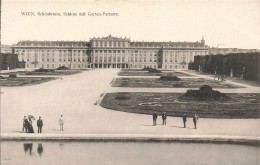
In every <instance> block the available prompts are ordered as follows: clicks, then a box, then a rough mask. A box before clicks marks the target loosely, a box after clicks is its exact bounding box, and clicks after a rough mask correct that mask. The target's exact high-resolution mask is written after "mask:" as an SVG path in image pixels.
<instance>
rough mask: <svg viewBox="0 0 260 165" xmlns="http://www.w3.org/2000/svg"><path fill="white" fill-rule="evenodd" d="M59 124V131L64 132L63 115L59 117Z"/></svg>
mask: <svg viewBox="0 0 260 165" xmlns="http://www.w3.org/2000/svg"><path fill="white" fill-rule="evenodd" d="M59 122H60V131H64V130H63V125H64V120H63V115H60V119H59Z"/></svg>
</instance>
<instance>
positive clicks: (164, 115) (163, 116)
mask: <svg viewBox="0 0 260 165" xmlns="http://www.w3.org/2000/svg"><path fill="white" fill-rule="evenodd" d="M166 118H167V115H166V112H164V113H163V115H162V121H163V123H162V124H163V125H166Z"/></svg>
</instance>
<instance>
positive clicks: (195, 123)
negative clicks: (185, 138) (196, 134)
mask: <svg viewBox="0 0 260 165" xmlns="http://www.w3.org/2000/svg"><path fill="white" fill-rule="evenodd" d="M198 120H199V117H198V116H197V114H196V113H195V114H194V116H193V123H194V129H197V122H198Z"/></svg>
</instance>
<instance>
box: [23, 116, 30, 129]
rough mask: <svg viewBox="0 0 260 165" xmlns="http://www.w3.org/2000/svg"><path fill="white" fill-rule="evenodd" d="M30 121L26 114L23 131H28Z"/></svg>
mask: <svg viewBox="0 0 260 165" xmlns="http://www.w3.org/2000/svg"><path fill="white" fill-rule="evenodd" d="M28 125H29V121H28V119H27V117H26V116H24V118H23V132H26V133H27V132H28Z"/></svg>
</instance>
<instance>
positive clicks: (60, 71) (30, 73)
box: [2, 70, 82, 76]
mask: <svg viewBox="0 0 260 165" xmlns="http://www.w3.org/2000/svg"><path fill="white" fill-rule="evenodd" d="M81 72H82V70H55V71H54V72H34V71H18V72H12V73H2V74H3V75H10V74H19V75H54V76H55V75H73V74H77V73H81Z"/></svg>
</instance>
